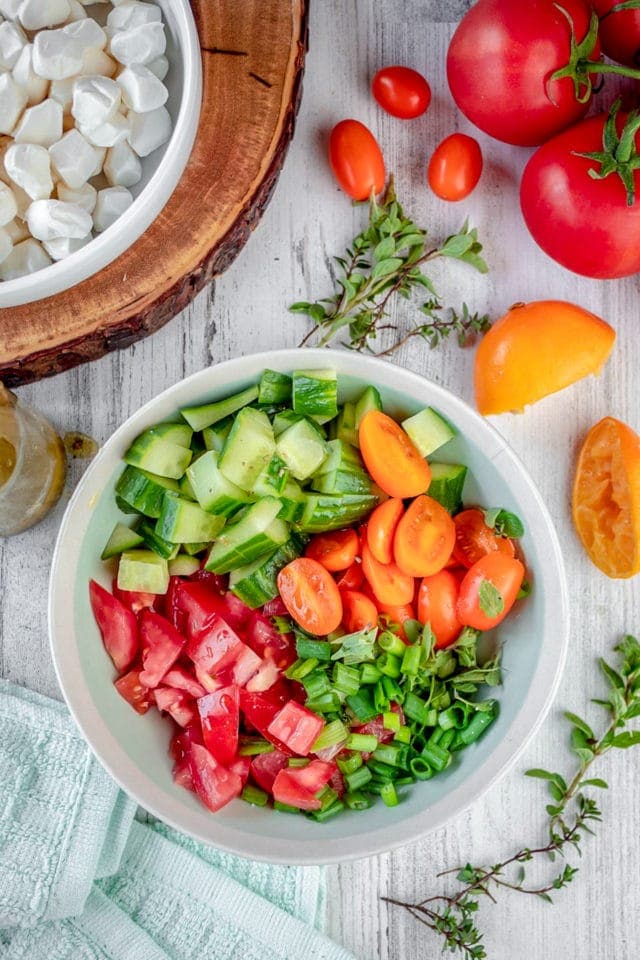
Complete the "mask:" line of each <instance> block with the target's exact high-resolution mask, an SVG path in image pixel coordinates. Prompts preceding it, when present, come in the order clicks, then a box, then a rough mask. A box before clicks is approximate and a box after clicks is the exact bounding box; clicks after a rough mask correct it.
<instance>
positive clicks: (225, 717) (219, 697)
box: [198, 683, 240, 766]
mask: <svg viewBox="0 0 640 960" xmlns="http://www.w3.org/2000/svg"><path fill="white" fill-rule="evenodd" d="M198 713H199V714H200V723H201V724H202V736H203V739H204V745H205V747H206V748H207V750H209V752H210V753H211V754H213V756H214V757H215V758H216V760H217V761H218V763H221V764H223V766H227V765H228V764H230V763H231V761H232V760H233V758H234V757H235V755H236V753H237V752H238V730H239V726H240V691H239V688H238V686H237V685H236V684H235V683H234V684H232V685H231V686H229V687H223V688H222V689H221V690H216V692H215V693H208V694H207V695H206V696H205V697H201V698H200V699H199V700H198Z"/></svg>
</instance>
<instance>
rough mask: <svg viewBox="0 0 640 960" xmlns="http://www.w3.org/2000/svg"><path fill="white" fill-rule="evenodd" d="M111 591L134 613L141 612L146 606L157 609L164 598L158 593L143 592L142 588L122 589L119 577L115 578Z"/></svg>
mask: <svg viewBox="0 0 640 960" xmlns="http://www.w3.org/2000/svg"><path fill="white" fill-rule="evenodd" d="M111 592H112V593H113V595H114V597H115V598H116V599H117V600H119V601H120V603H123V604H124V605H125V607H129V609H130V610H132V611H133V612H134V613H140V611H141V610H144V609H145V607H149V609H155V607H156V605H157V604H158V602H159V601H160V602H161V601H162V599H163V598H162V597H161V596H159V595H158V594H157V593H143V592H142V591H141V590H120V589H119V587H118V579H117V577H114V579H113V585H112V587H111Z"/></svg>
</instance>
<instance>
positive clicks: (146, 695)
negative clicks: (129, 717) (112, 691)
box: [114, 670, 151, 714]
mask: <svg viewBox="0 0 640 960" xmlns="http://www.w3.org/2000/svg"><path fill="white" fill-rule="evenodd" d="M114 686H115V688H116V690H117V691H118V693H119V694H120V696H121V697H123V698H124V699H125V700H126V701H127V703H128V704H130V705H131V706H132V707H133V709H134V710H135V711H136V713H141V714H142V713H146V712H147V710H148V709H149V707H150V706H151V691H150V690H149V688H148V687H145V685H144V684H143V683H140V671H139V670H130V671H129V673H125V674H124V676H122V677H120V679H119V680H116V682H115V684H114Z"/></svg>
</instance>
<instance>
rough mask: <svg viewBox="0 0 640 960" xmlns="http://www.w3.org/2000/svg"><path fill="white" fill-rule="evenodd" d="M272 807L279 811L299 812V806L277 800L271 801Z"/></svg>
mask: <svg viewBox="0 0 640 960" xmlns="http://www.w3.org/2000/svg"><path fill="white" fill-rule="evenodd" d="M273 809H274V810H279V811H280V813H300V808H299V807H291V806H289V804H288V803H280V801H279V800H274V801H273Z"/></svg>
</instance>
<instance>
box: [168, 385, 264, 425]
mask: <svg viewBox="0 0 640 960" xmlns="http://www.w3.org/2000/svg"><path fill="white" fill-rule="evenodd" d="M257 399H258V388H257V387H256V386H252V387H247V389H246V390H242V391H241V392H240V393H236V394H234V395H233V396H232V397H226V398H225V399H224V400H218V401H216V402H215V403H206V404H204V406H201V407H184V408H183V409H182V410H181V411H180V413H181V414H182V416H183V417H184V419H185V420H186V421H187V423H188V424H189V426H190V427H193V429H194V430H204V428H205V427H210V426H211V424H212V423H217V422H218V421H219V420H223V419H224V418H225V417H228V416H230V415H231V414H232V413H235V412H236V411H237V410H241V409H242V407H246V406H247V404H249V403H253V401H254V400H257Z"/></svg>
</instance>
